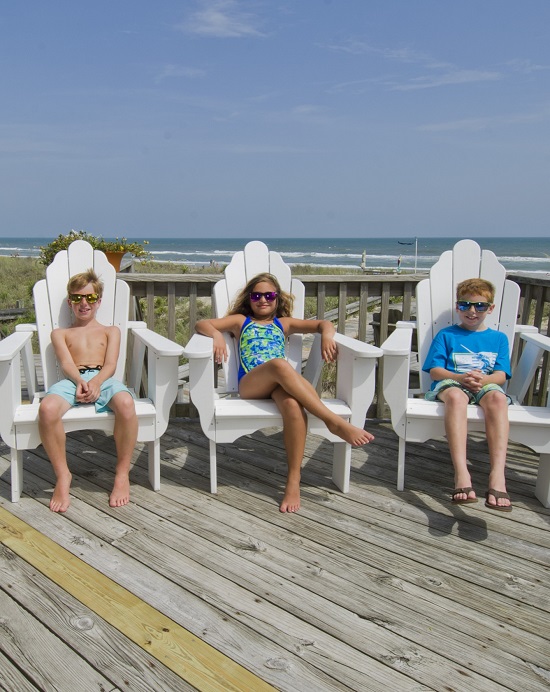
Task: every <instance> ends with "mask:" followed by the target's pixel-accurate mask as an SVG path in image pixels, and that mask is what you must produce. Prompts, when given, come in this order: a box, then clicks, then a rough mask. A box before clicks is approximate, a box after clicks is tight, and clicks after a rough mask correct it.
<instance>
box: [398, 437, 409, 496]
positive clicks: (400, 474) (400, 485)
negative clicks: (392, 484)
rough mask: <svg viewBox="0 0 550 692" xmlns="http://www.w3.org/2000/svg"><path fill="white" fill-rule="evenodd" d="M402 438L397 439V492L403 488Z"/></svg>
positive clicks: (403, 449) (404, 444)
mask: <svg viewBox="0 0 550 692" xmlns="http://www.w3.org/2000/svg"><path fill="white" fill-rule="evenodd" d="M406 445H407V443H406V442H405V440H404V438H402V437H400V438H399V451H398V453H397V490H403V489H404V488H405V447H406Z"/></svg>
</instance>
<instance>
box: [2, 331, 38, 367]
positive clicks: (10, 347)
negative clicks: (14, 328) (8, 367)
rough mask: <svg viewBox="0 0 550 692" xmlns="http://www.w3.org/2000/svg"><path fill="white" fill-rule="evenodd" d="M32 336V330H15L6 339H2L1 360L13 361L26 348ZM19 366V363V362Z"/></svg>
mask: <svg viewBox="0 0 550 692" xmlns="http://www.w3.org/2000/svg"><path fill="white" fill-rule="evenodd" d="M31 338H32V332H30V331H28V332H24V331H21V332H13V334H10V335H9V336H8V337H6V338H5V339H2V341H0V361H2V362H6V361H8V362H9V361H12V360H14V359H15V358H16V357H17V356H18V355H19V353H21V351H22V350H23V349H24V348H25V346H26V344H27V343H28V342H29V341H30V339H31ZM17 365H18V367H19V363H18V364H17Z"/></svg>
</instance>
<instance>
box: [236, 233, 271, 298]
mask: <svg viewBox="0 0 550 692" xmlns="http://www.w3.org/2000/svg"><path fill="white" fill-rule="evenodd" d="M244 266H245V276H244V278H245V281H243V277H241V288H242V287H243V286H244V285H245V284H246V283H247V282H248V281H250V280H251V279H253V278H254V277H255V276H256V275H257V274H260V273H262V272H269V271H270V266H269V250H268V248H267V245H266V244H265V243H262V242H261V241H260V240H253V241H252V242H250V243H247V244H246V247H245V248H244Z"/></svg>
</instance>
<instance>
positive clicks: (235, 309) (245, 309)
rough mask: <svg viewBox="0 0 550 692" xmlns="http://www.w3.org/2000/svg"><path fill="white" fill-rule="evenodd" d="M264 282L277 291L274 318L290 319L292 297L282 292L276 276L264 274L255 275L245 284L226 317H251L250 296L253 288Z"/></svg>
mask: <svg viewBox="0 0 550 692" xmlns="http://www.w3.org/2000/svg"><path fill="white" fill-rule="evenodd" d="M262 282H266V283H270V284H272V285H273V286H274V288H275V290H276V291H277V300H276V303H277V307H276V308H275V316H276V317H291V316H292V307H293V304H294V297H293V296H292V295H291V294H290V293H287V292H286V291H283V290H282V288H281V286H280V284H279V282H278V280H277V277H276V276H273V274H269V273H268V272H264V273H262V274H257V275H256V276H255V277H254V278H253V279H250V281H249V282H248V283H247V284H246V286H245V287H244V288H243V289H242V291H241V292H240V293H239V295H238V296H237V297H236V298H235V300H234V301H233V304H232V305H231V307H230V308H229V310H228V312H227V314H228V315H245V316H247V317H249V316H250V315H252V314H253V313H252V307H251V306H250V294H251V293H253V292H254V286H256V285H257V284H259V283H262Z"/></svg>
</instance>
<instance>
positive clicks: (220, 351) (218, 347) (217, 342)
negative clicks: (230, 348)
mask: <svg viewBox="0 0 550 692" xmlns="http://www.w3.org/2000/svg"><path fill="white" fill-rule="evenodd" d="M213 341H214V362H215V363H218V364H219V363H222V362H224V361H226V360H227V355H228V354H227V344H226V343H225V339H224V338H223V334H222V333H221V332H218V334H215V335H214V337H213Z"/></svg>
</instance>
